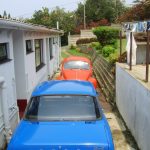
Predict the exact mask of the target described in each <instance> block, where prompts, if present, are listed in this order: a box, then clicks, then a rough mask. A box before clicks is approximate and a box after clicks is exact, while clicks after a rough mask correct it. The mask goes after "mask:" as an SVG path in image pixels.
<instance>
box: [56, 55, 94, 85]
mask: <svg viewBox="0 0 150 150" xmlns="http://www.w3.org/2000/svg"><path fill="white" fill-rule="evenodd" d="M92 75H93V71H92V63H91V61H90V60H89V59H87V58H85V57H75V56H72V57H68V58H65V59H64V60H63V62H62V67H61V73H60V76H59V77H58V78H57V79H58V80H85V81H89V82H91V83H92V84H93V85H94V87H95V88H96V87H97V81H96V79H95V78H93V77H92Z"/></svg>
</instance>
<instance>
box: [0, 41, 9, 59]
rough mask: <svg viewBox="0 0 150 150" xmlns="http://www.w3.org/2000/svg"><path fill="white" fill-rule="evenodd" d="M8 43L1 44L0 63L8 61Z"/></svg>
mask: <svg viewBox="0 0 150 150" xmlns="http://www.w3.org/2000/svg"><path fill="white" fill-rule="evenodd" d="M7 47H8V46H7V43H0V62H3V61H6V60H8V51H7Z"/></svg>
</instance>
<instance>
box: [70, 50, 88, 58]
mask: <svg viewBox="0 0 150 150" xmlns="http://www.w3.org/2000/svg"><path fill="white" fill-rule="evenodd" d="M67 52H68V53H69V54H70V55H72V56H81V57H88V58H89V55H88V54H85V53H82V52H80V51H78V50H76V49H70V50H68V51H67Z"/></svg>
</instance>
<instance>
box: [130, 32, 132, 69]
mask: <svg viewBox="0 0 150 150" xmlns="http://www.w3.org/2000/svg"><path fill="white" fill-rule="evenodd" d="M130 70H132V32H131V33H130Z"/></svg>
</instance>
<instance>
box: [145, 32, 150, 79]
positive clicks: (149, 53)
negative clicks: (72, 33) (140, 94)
mask: <svg viewBox="0 0 150 150" xmlns="http://www.w3.org/2000/svg"><path fill="white" fill-rule="evenodd" d="M149 40H150V39H149V31H148V30H147V49H146V78H145V80H146V82H148V76H149V57H150V52H149V51H150V50H149Z"/></svg>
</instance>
